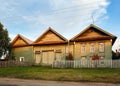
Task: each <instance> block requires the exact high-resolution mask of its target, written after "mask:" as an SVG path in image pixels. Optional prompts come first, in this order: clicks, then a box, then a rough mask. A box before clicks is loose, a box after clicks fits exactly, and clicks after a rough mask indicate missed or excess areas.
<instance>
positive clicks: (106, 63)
mask: <svg viewBox="0 0 120 86" xmlns="http://www.w3.org/2000/svg"><path fill="white" fill-rule="evenodd" d="M52 68H120V60H84V61H83V60H79V61H78V60H73V61H69V60H66V61H54V62H53V64H52Z"/></svg>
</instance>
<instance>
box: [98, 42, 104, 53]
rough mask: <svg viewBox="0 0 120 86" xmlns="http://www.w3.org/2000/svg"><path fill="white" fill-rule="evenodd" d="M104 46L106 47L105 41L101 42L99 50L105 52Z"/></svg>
mask: <svg viewBox="0 0 120 86" xmlns="http://www.w3.org/2000/svg"><path fill="white" fill-rule="evenodd" d="M104 48H105V46H104V43H100V44H99V51H100V52H104Z"/></svg>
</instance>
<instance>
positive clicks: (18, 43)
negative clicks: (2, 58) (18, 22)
mask: <svg viewBox="0 0 120 86" xmlns="http://www.w3.org/2000/svg"><path fill="white" fill-rule="evenodd" d="M25 45H27V43H26V42H25V41H24V40H22V39H21V38H18V39H17V40H16V42H15V43H14V44H13V45H12V46H13V47H16V46H25Z"/></svg>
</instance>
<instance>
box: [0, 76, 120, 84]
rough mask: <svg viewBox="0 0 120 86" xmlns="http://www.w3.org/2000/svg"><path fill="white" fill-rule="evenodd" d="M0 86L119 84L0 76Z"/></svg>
mask: <svg viewBox="0 0 120 86" xmlns="http://www.w3.org/2000/svg"><path fill="white" fill-rule="evenodd" d="M0 86H120V84H112V83H92V82H62V81H43V80H25V79H14V78H0Z"/></svg>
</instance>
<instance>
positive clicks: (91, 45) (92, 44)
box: [90, 43, 95, 53]
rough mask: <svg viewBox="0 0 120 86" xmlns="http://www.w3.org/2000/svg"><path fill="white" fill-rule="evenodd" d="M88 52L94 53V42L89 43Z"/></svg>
mask: <svg viewBox="0 0 120 86" xmlns="http://www.w3.org/2000/svg"><path fill="white" fill-rule="evenodd" d="M90 52H91V53H94V52H95V44H94V43H91V44H90Z"/></svg>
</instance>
